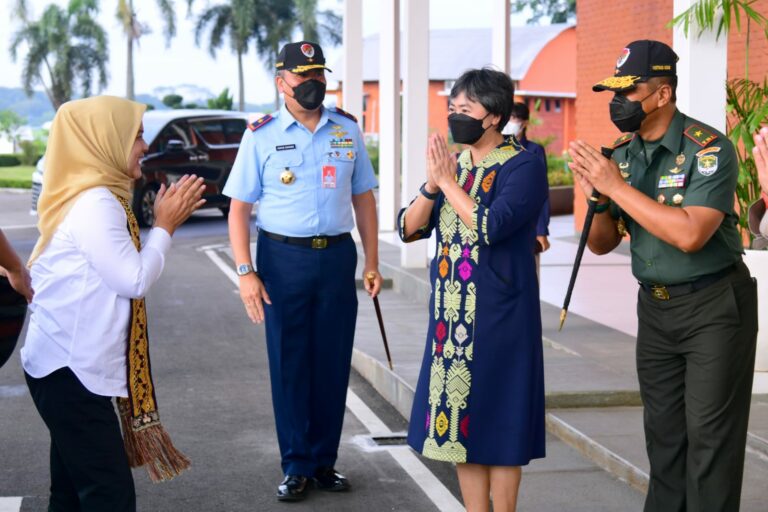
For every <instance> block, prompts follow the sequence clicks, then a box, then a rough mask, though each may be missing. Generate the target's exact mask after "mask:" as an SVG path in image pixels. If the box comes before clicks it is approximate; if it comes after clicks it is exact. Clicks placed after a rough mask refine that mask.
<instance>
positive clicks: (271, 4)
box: [253, 0, 296, 110]
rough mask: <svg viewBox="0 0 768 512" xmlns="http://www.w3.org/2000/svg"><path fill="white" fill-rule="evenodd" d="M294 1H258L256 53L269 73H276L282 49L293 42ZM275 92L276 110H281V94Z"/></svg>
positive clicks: (255, 26)
mask: <svg viewBox="0 0 768 512" xmlns="http://www.w3.org/2000/svg"><path fill="white" fill-rule="evenodd" d="M294 7H295V5H294V2H293V0H290V1H286V0H256V12H255V15H256V17H255V19H254V24H253V32H254V35H255V38H256V51H257V53H258V54H259V57H260V58H261V59H262V60H263V61H264V64H265V65H266V67H267V69H268V70H269V71H274V69H275V62H277V55H278V53H280V48H281V47H282V46H283V45H284V44H285V43H288V42H290V41H291V35H292V34H293V30H294V28H295V27H296V14H295V12H294ZM274 90H275V110H277V109H279V108H280V92H279V91H278V90H277V84H274Z"/></svg>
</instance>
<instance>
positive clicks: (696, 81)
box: [673, 0, 728, 133]
mask: <svg viewBox="0 0 768 512" xmlns="http://www.w3.org/2000/svg"><path fill="white" fill-rule="evenodd" d="M674 1H675V3H674V11H675V16H677V15H678V14H680V13H682V12H683V11H685V10H686V9H688V8H689V7H691V6H692V5H693V4H695V3H697V0H674ZM697 34H698V29H697V27H696V26H695V25H693V24H692V25H691V26H690V28H689V30H688V37H687V38H686V37H685V34H684V33H683V29H682V28H675V30H674V34H673V47H674V50H675V53H677V55H678V56H679V57H680V60H679V61H678V62H677V78H678V85H677V107H678V108H679V109H680V111H682V112H683V113H685V114H687V115H689V116H691V117H693V118H696V119H698V120H699V121H701V122H703V123H706V124H708V125H710V126H712V127H713V128H717V129H718V130H720V131H721V132H723V133H725V80H726V78H727V75H728V36H727V34H723V35H722V36H721V37H720V39H719V40H717V41H716V40H715V35H716V31H707V32H705V33H703V34H702V35H701V36H700V37H699V36H698V35H697Z"/></svg>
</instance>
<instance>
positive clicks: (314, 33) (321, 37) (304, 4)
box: [294, 0, 342, 46]
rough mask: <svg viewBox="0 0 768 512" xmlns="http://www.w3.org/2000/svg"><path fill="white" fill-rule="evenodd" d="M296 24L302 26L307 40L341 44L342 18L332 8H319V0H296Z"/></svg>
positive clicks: (334, 44) (333, 44)
mask: <svg viewBox="0 0 768 512" xmlns="http://www.w3.org/2000/svg"><path fill="white" fill-rule="evenodd" d="M294 3H295V5H296V9H295V16H296V25H298V26H299V27H300V28H301V31H302V32H303V34H304V40H305V41H315V42H318V43H329V44H331V45H332V46H336V45H338V44H341V34H342V19H341V16H339V15H338V14H336V13H335V12H333V11H332V10H330V9H326V10H322V11H321V10H318V8H317V0H294Z"/></svg>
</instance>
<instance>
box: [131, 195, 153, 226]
mask: <svg viewBox="0 0 768 512" xmlns="http://www.w3.org/2000/svg"><path fill="white" fill-rule="evenodd" d="M155 199H157V190H155V188H154V187H152V186H146V187H144V188H143V189H142V190H141V193H139V194H138V196H136V197H134V201H133V213H134V215H136V220H138V221H139V225H140V226H143V227H151V226H152V224H154V223H155Z"/></svg>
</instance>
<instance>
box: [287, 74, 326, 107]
mask: <svg viewBox="0 0 768 512" xmlns="http://www.w3.org/2000/svg"><path fill="white" fill-rule="evenodd" d="M293 99H295V100H296V101H298V102H299V105H301V106H302V108H304V109H306V110H315V109H316V108H318V107H319V106H320V105H322V104H323V100H324V99H325V84H324V83H323V82H321V81H320V80H314V79H312V80H307V81H305V82H302V83H300V84H299V85H297V86H296V87H294V88H293Z"/></svg>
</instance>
